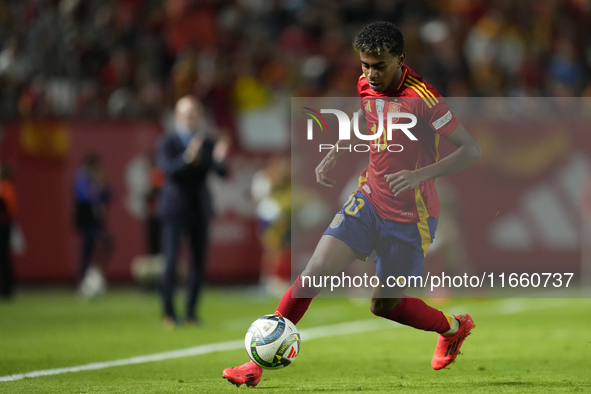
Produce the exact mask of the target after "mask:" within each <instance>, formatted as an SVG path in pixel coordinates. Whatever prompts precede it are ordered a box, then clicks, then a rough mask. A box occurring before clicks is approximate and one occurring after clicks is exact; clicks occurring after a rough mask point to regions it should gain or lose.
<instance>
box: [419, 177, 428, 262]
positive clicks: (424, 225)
mask: <svg viewBox="0 0 591 394" xmlns="http://www.w3.org/2000/svg"><path fill="white" fill-rule="evenodd" d="M415 203H416V205H417V213H418V215H419V222H418V223H417V228H418V229H419V234H420V235H421V247H422V248H423V257H424V256H426V255H427V250H428V249H429V246H431V231H429V223H428V222H427V218H428V217H429V212H427V206H426V205H425V202H424V201H423V196H421V185H418V186H417V187H415Z"/></svg>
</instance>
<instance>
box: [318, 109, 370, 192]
mask: <svg viewBox="0 0 591 394" xmlns="http://www.w3.org/2000/svg"><path fill="white" fill-rule="evenodd" d="M357 113H358V114H359V124H364V122H365V111H364V110H363V109H360V110H359V111H357ZM351 127H353V122H351ZM359 141H360V140H359V139H358V138H357V136H356V135H355V133H354V132H353V130H351V139H350V140H338V141H337V143H336V144H335V145H334V146H333V148H332V149H331V150H330V151H329V152H328V153H327V154H326V156H325V157H324V159H322V161H321V162H320V164H318V166H317V167H316V169H315V170H314V172H315V173H316V182H317V183H319V184H320V185H322V186H324V187H329V188H332V187H333V186H334V184H335V183H336V181H335V180H334V179H331V178H329V177H328V176H327V173H328V171H330V170H331V169H332V168H333V167H334V166H335V165H336V164H337V159H338V158H339V156H340V155H342V154H343V153H345V152H348V151H349V146H351V145H355V144H357V143H358V142H359Z"/></svg>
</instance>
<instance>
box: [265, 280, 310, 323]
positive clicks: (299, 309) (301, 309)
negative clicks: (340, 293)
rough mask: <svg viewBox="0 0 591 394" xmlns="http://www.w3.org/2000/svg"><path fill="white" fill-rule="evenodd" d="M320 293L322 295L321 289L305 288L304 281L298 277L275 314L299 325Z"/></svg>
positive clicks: (280, 302)
mask: <svg viewBox="0 0 591 394" xmlns="http://www.w3.org/2000/svg"><path fill="white" fill-rule="evenodd" d="M318 293H320V289H316V288H314V287H303V286H302V279H301V278H300V277H299V276H298V277H297V278H296V280H295V282H294V283H293V285H291V287H290V288H289V289H287V291H286V292H285V294H284V295H283V298H281V301H279V305H277V311H275V313H276V314H278V315H279V316H283V317H285V318H287V319H289V320H291V322H292V323H293V324H298V322H299V321H300V319H301V318H302V317H303V316H304V313H306V311H307V310H308V306H310V303H311V302H312V300H313V299H314V297H316V296H317V295H318ZM292 296H293V298H292Z"/></svg>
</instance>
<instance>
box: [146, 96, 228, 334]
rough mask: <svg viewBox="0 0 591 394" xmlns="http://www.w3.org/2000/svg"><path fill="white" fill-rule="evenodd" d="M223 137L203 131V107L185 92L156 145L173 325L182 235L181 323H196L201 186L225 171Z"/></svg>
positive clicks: (202, 245) (205, 202)
mask: <svg viewBox="0 0 591 394" xmlns="http://www.w3.org/2000/svg"><path fill="white" fill-rule="evenodd" d="M228 148H229V147H228V142H227V141H226V140H223V139H221V140H218V141H214V140H213V139H212V138H211V137H209V136H208V135H206V132H205V130H204V122H203V106H202V104H201V103H200V102H199V101H198V100H197V99H195V98H194V97H191V96H185V97H183V98H181V99H179V101H178V102H177V103H176V107H175V126H174V132H173V133H169V134H167V135H165V136H164V137H163V138H162V140H161V141H160V144H159V147H158V165H159V167H160V168H161V169H162V171H163V172H164V177H165V179H164V184H163V185H162V189H161V192H160V193H161V194H160V202H159V207H158V213H159V216H160V219H161V222H162V237H163V252H164V256H165V261H166V265H165V269H164V273H163V276H162V299H163V303H164V324H165V326H166V327H168V328H172V327H174V326H175V325H176V323H177V316H176V314H175V310H174V290H175V280H176V267H177V261H178V256H179V249H180V242H181V238H182V236H183V235H184V236H187V238H188V241H189V246H190V251H191V253H190V256H191V257H190V267H189V275H188V278H187V299H186V322H187V323H188V324H195V325H196V324H198V323H199V320H198V316H197V314H196V309H197V299H198V296H199V292H200V289H201V285H202V284H203V280H204V261H205V255H206V249H207V240H208V227H209V222H210V220H211V218H212V217H213V206H212V201H211V197H210V194H209V190H208V189H207V184H206V181H207V175H208V173H209V172H210V171H214V172H216V173H217V174H218V175H220V176H225V175H226V172H227V170H226V163H225V160H226V156H227V153H228Z"/></svg>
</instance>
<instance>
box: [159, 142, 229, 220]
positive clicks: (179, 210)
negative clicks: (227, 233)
mask: <svg viewBox="0 0 591 394" xmlns="http://www.w3.org/2000/svg"><path fill="white" fill-rule="evenodd" d="M213 147H214V141H213V140H211V139H208V138H206V139H205V140H204V142H203V145H202V146H201V154H200V155H201V160H200V162H199V164H198V165H193V164H187V163H186V162H185V160H184V158H183V153H184V152H185V149H186V147H185V144H184V143H183V142H182V141H181V139H180V138H179V136H178V134H177V133H170V134H167V135H165V136H163V137H162V139H161V140H160V143H159V146H158V154H157V159H158V166H159V167H160V168H161V169H162V172H163V173H164V183H163V185H162V188H161V191H160V196H159V199H160V201H159V206H158V215H159V216H160V219H161V220H162V221H174V222H179V223H188V222H189V221H195V220H198V221H204V222H207V221H209V219H211V217H212V216H213V204H212V201H211V196H210V194H209V190H208V189H207V175H208V173H209V172H210V171H215V172H217V173H218V174H219V175H220V176H225V175H226V172H227V170H226V166H225V163H217V162H215V161H214V160H213V157H212V156H213V155H212V154H213Z"/></svg>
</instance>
